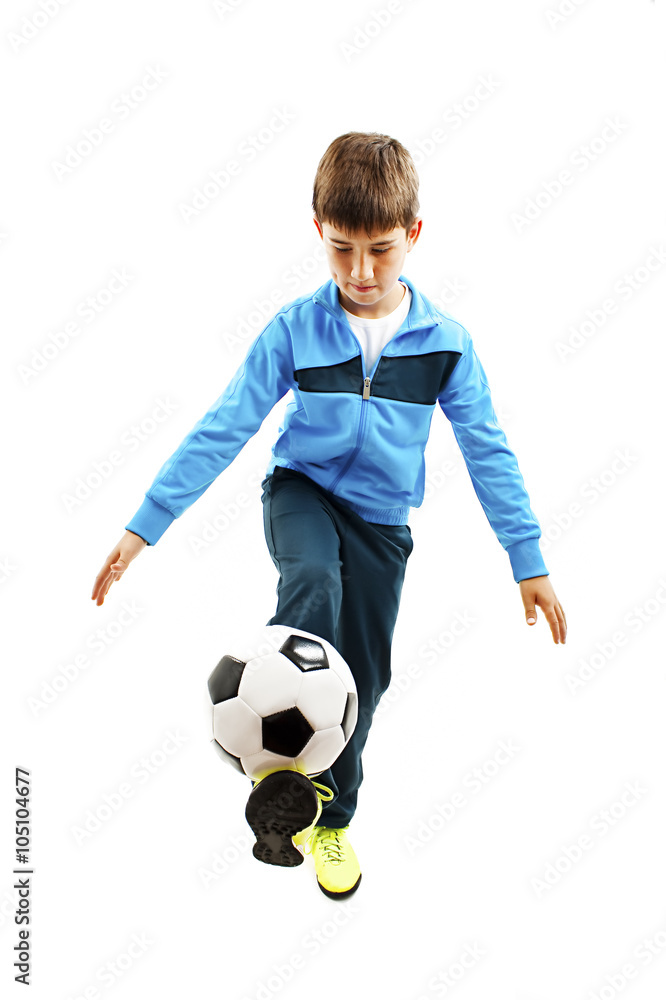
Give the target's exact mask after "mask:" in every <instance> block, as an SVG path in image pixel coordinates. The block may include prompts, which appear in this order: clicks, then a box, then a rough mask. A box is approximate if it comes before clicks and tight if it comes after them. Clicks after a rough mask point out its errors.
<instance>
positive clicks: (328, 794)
mask: <svg viewBox="0 0 666 1000" xmlns="http://www.w3.org/2000/svg"><path fill="white" fill-rule="evenodd" d="M310 781H311V782H312V784H313V785H314V787H315V791H316V793H317V795H318V796H319V798H320V799H321V801H322V802H330V801H331V799H333V798H334V797H335V796H334V794H333V791H332V790H331V789H330V788H329V787H328V785H322V784H321V782H320V781H314V780H313V779H312V778H310ZM319 829H321V827H315V828H314V829H313V831H312V833H311V834H310V836H309V837H308V839H307V841H306V842H305V844H304V845H303V852H304V854H312V840H313V838H314V836H315V834H316V833H317V831H318V830H319Z"/></svg>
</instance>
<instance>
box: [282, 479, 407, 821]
mask: <svg viewBox="0 0 666 1000" xmlns="http://www.w3.org/2000/svg"><path fill="white" fill-rule="evenodd" d="M262 488H263V494H262V502H263V505H264V530H265V533H266V542H267V544H268V550H269V552H270V554H271V557H272V559H273V562H274V563H275V565H276V567H277V569H278V572H279V574H280V578H279V581H278V585H277V596H278V604H277V610H276V612H275V615H274V616H273V617H272V618H271V619H270V621H269V622H267V624H268V625H288V626H290V627H292V628H299V629H303V630H304V631H306V632H312V633H314V634H315V635H318V636H321V637H322V638H324V639H327V640H328V641H329V642H330V643H331V644H332V645H333V646H334V647H335V648H336V649H337V650H338V652H339V653H340V655H341V656H342V657H343V658H344V659H345V660H346V661H347V663H348V664H349V668H350V670H351V672H352V674H353V675H354V680H355V682H356V687H357V690H358V699H359V712H358V722H357V724H356V728H355V730H354V732H353V734H352V736H351V738H350V740H349V742H348V743H347V745H346V747H345V748H344V750H343V751H342V753H341V754H340V756H339V757H338V759H337V760H336V761H335V763H334V764H333V766H332V767H331V768H329V769H328V770H327V771H324V772H323V773H322V774H321V775H318V776H317V778H316V780H317V781H320V782H322V783H323V784H324V785H327V786H328V787H329V788H330V789H331V790H332V791H333V794H334V798H333V800H332V801H331V802H329V803H325V804H324V808H323V810H322V814H321V817H320V819H319V820H318V825H319V826H328V827H344V826H346V825H347V824H348V823H349V821H350V820H351V818H352V816H353V815H354V812H355V810H356V803H357V796H358V789H359V786H360V784H361V782H362V780H363V768H362V765H361V753H362V751H363V747H364V746H365V743H366V740H367V737H368V732H369V729H370V724H371V722H372V717H373V714H374V711H375V708H376V707H377V703H378V701H379V699H380V697H381V696H382V694H383V693H384V691H385V690H386V688H387V687H388V686H389V683H390V680H391V641H392V639H393V630H394V627H395V622H396V618H397V615H398V607H399V604H400V594H401V591H402V584H403V579H404V575H405V566H406V564H407V559H408V558H409V555H410V553H411V551H412V548H413V541H412V535H411V531H410V529H409V527H408V526H407V525H404V524H402V525H388V524H375V523H371V522H369V521H365V520H364V519H363V518H362V517H360V515H358V514H356V513H355V512H354V511H352V510H351V509H350V508H349V507H348V506H347V505H346V504H345V503H344V502H343V501H342V500H340V499H339V498H338V497H336V496H334V494H332V493H330V492H329V491H328V490H325V489H324V488H323V487H321V486H319V485H318V484H317V483H315V482H314V481H313V480H312V479H310V478H309V477H308V476H306V475H304V474H303V473H300V472H295V471H294V470H292V469H285V468H283V467H281V466H276V468H275V469H274V471H273V473H272V474H271V475H270V476H267V477H266V479H264V481H263V483H262Z"/></svg>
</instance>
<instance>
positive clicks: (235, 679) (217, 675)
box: [208, 656, 245, 705]
mask: <svg viewBox="0 0 666 1000" xmlns="http://www.w3.org/2000/svg"><path fill="white" fill-rule="evenodd" d="M244 670H245V664H244V663H243V661H242V660H237V659H236V657H235V656H223V657H222V659H221V660H220V662H219V663H218V665H217V666H216V667H215V670H213V672H212V674H211V675H210V677H209V678H208V691H209V693H210V697H211V701H212V702H213V704H214V705H219V704H220V702H221V701H228V700H229V698H235V697H236V695H237V694H238V686H239V684H240V681H241V677H242V676H243V671H244Z"/></svg>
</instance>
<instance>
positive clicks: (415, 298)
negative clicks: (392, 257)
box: [312, 274, 441, 332]
mask: <svg viewBox="0 0 666 1000" xmlns="http://www.w3.org/2000/svg"><path fill="white" fill-rule="evenodd" d="M398 280H399V281H403V282H404V283H405V284H406V285H407V287H408V288H409V290H410V292H411V293H412V301H411V303H410V305H409V313H408V314H407V318H406V319H405V324H404V325H405V326H406V330H405V332H406V331H407V330H415V329H420V328H421V327H429V326H437V325H438V323H441V317H439V316H438V315H437V311H436V309H435V307H434V306H433V304H432V303H431V302H429V301H428V299H427V298H426V297H425V296H424V295H422V294H421V292H419V290H418V289H417V288H416V286H415V285H413V284H412V282H411V281H410V280H409V279H408V278H406V277H405V276H404V274H401V275H400V277H399V278H398ZM312 301H313V302H315V303H316V304H317V305H320V306H323V308H324V309H326V311H327V312H329V313H330V314H331V315H332V316H335V318H336V319H338V320H339V321H340V322H341V323H344V324H345V326H348V323H347V318H346V316H345V314H344V312H343V309H342V306H341V305H340V300H339V298H338V286H337V285H336V283H335V282H334V281H333V278H330V279H329V280H328V281H327V282H325V283H324V284H323V285H321V286H320V287H319V288H318V289H317V291H316V292H315V293H314V294H313V296H312Z"/></svg>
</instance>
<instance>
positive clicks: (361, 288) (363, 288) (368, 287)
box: [352, 285, 376, 292]
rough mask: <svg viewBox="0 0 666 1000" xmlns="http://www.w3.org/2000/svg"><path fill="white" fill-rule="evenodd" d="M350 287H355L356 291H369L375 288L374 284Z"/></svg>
mask: <svg viewBox="0 0 666 1000" xmlns="http://www.w3.org/2000/svg"><path fill="white" fill-rule="evenodd" d="M352 288H355V289H356V291H357V292H370V291H372V289H373V288H376V285H352Z"/></svg>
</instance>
